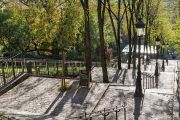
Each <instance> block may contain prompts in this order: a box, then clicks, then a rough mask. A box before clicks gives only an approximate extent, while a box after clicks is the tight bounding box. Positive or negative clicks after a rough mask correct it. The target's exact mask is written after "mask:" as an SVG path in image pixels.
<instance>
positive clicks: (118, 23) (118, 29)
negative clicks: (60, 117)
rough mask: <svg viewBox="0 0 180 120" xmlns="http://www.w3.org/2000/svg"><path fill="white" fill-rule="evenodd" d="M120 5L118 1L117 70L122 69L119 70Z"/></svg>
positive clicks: (119, 0)
mask: <svg viewBox="0 0 180 120" xmlns="http://www.w3.org/2000/svg"><path fill="white" fill-rule="evenodd" d="M120 3H121V0H118V21H117V51H118V52H117V53H118V69H119V70H120V69H122V68H121V42H120V40H121V37H120V34H121V31H120V29H121V26H120V25H121V23H120Z"/></svg>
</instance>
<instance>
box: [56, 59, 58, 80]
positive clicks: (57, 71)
mask: <svg viewBox="0 0 180 120" xmlns="http://www.w3.org/2000/svg"><path fill="white" fill-rule="evenodd" d="M58 63H59V61H57V62H56V74H57V76H59V68H58V67H59V66H58V65H59V64H58Z"/></svg>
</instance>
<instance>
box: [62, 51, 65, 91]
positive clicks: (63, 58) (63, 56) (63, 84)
mask: <svg viewBox="0 0 180 120" xmlns="http://www.w3.org/2000/svg"><path fill="white" fill-rule="evenodd" d="M64 63H65V54H64V50H62V81H61V88H62V89H63V88H64V87H65V76H64V74H65V70H64Z"/></svg>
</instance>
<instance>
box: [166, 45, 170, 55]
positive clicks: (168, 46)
mask: <svg viewBox="0 0 180 120" xmlns="http://www.w3.org/2000/svg"><path fill="white" fill-rule="evenodd" d="M168 47H169V44H168V43H167V44H166V57H168Z"/></svg>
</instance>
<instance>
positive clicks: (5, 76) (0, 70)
mask: <svg viewBox="0 0 180 120" xmlns="http://www.w3.org/2000/svg"><path fill="white" fill-rule="evenodd" d="M24 71H25V66H24V61H21V62H19V63H18V62H16V61H15V60H14V58H13V57H12V58H9V59H3V60H1V61H0V88H1V87H2V86H5V85H6V84H8V83H9V82H11V81H12V80H14V79H15V78H17V77H18V76H20V75H21V74H23V73H24Z"/></svg>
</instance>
